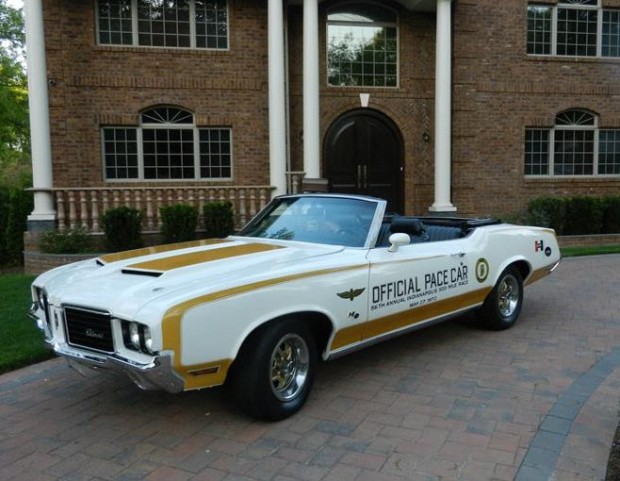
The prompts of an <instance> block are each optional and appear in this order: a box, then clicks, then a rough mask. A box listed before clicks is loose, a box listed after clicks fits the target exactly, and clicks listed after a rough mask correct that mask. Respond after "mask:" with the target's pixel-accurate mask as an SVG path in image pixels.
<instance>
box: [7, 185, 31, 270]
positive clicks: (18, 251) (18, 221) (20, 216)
mask: <svg viewBox="0 0 620 481" xmlns="http://www.w3.org/2000/svg"><path fill="white" fill-rule="evenodd" d="M8 200H9V206H8V213H7V220H6V228H5V231H4V233H5V237H4V239H5V242H4V243H5V249H6V257H7V263H9V264H23V252H24V232H26V229H27V228H28V227H27V219H28V215H29V214H30V212H32V209H33V194H32V192H28V191H26V190H22V189H11V190H10V191H9V196H8Z"/></svg>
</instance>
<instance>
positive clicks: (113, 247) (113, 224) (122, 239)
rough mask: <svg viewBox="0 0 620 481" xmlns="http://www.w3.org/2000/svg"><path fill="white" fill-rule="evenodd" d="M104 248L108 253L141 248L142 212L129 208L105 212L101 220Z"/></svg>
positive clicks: (118, 208)
mask: <svg viewBox="0 0 620 481" xmlns="http://www.w3.org/2000/svg"><path fill="white" fill-rule="evenodd" d="M101 223H102V225H103V232H104V233H105V241H106V247H107V249H108V250H109V251H110V252H118V251H124V250H130V249H137V248H138V247H141V246H142V239H141V237H140V233H141V231H142V212H140V211H139V210H138V209H132V208H131V207H115V208H113V209H109V210H107V211H106V212H105V213H104V214H103V216H102V218H101Z"/></svg>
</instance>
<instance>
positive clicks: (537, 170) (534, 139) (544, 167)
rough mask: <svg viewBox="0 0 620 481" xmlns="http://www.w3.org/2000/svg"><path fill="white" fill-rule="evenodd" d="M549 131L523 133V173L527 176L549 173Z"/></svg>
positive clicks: (533, 130)
mask: <svg viewBox="0 0 620 481" xmlns="http://www.w3.org/2000/svg"><path fill="white" fill-rule="evenodd" d="M548 155H549V131H548V130H545V129H527V130H526V131H525V172H526V173H527V174H528V175H547V174H548V173H549V160H548Z"/></svg>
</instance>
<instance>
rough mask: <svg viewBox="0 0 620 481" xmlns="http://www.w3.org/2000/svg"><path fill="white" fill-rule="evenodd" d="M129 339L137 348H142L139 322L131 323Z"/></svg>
mask: <svg viewBox="0 0 620 481" xmlns="http://www.w3.org/2000/svg"><path fill="white" fill-rule="evenodd" d="M129 341H130V342H131V345H132V346H133V347H134V348H135V349H136V350H140V328H139V327H138V323H137V322H130V323H129Z"/></svg>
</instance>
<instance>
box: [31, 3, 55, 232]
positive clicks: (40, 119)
mask: <svg viewBox="0 0 620 481" xmlns="http://www.w3.org/2000/svg"><path fill="white" fill-rule="evenodd" d="M24 12H25V17H26V18H25V24H26V54H27V57H26V58H27V66H28V105H29V108H30V133H31V134H30V144H31V154H32V186H33V187H34V189H35V194H34V210H33V211H32V213H31V214H30V216H29V217H28V220H29V221H48V222H49V221H54V220H55V218H56V211H55V210H54V197H53V193H52V192H51V191H50V190H49V189H51V188H52V187H53V177H52V148H51V141H50V117H49V102H48V96H47V68H46V64H45V36H44V31H43V5H42V0H26V1H25V2H24Z"/></svg>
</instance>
